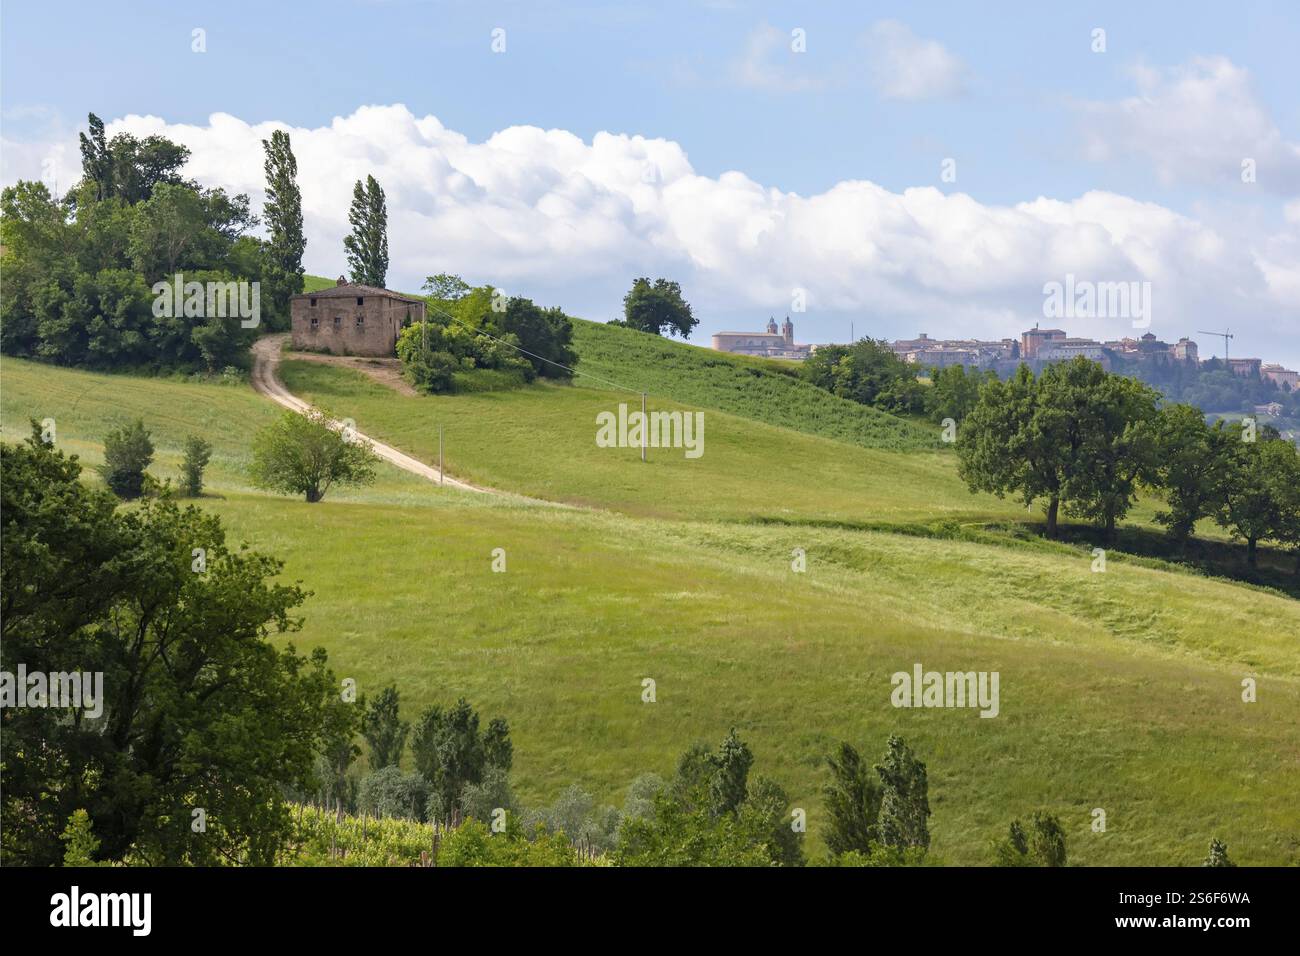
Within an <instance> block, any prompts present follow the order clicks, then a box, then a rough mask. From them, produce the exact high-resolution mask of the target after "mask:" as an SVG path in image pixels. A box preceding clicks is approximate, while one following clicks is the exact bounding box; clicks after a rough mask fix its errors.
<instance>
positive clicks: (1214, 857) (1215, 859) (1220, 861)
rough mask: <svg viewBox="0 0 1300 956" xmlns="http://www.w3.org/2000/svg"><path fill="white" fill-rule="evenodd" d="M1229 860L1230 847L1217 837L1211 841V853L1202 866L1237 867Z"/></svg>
mask: <svg viewBox="0 0 1300 956" xmlns="http://www.w3.org/2000/svg"><path fill="white" fill-rule="evenodd" d="M1236 865H1237V864H1236V863H1233V862H1232V861H1231V860H1230V859H1228V845H1227V844H1226V843H1224V842H1223V841H1222V840H1220V839H1218V838H1217V837H1216V838H1214V839H1213V840H1211V841H1210V853H1209V855H1208V856H1206V858H1205V860H1204V861H1203V862H1202V863H1201V866H1213V867H1233V866H1236Z"/></svg>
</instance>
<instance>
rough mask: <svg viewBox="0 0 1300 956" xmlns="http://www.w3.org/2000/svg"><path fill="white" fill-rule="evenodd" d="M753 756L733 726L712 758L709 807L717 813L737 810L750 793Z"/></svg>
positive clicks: (710, 760)
mask: <svg viewBox="0 0 1300 956" xmlns="http://www.w3.org/2000/svg"><path fill="white" fill-rule="evenodd" d="M753 763H754V755H753V753H752V752H751V751H750V749H749V745H748V744H746V743H745V742H744V741H743V740H741V739H740V737H739V736H738V735H737V734H736V728H735V727H732V728H731V730H729V731H728V732H727V736H726V739H724V740H723V741H722V746H720V747H719V748H718V752H717V753H715V754H713V755H711V756H710V758H709V766H710V767H711V769H712V772H711V773H710V775H709V809H710V810H711V811H712V813H713V814H714V816H721V815H722V814H724V813H735V812H737V811H738V810H739V809H740V805H741V804H742V803H744V802H745V797H746V795H747V794H748V791H747V789H746V782H747V781H748V779H749V768H750V767H751V766H753Z"/></svg>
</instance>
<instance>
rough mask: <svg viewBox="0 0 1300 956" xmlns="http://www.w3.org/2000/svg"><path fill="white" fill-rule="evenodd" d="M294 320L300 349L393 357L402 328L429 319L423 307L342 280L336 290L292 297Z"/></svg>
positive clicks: (291, 318)
mask: <svg viewBox="0 0 1300 956" xmlns="http://www.w3.org/2000/svg"><path fill="white" fill-rule="evenodd" d="M289 321H290V324H291V327H292V329H293V347H294V348H296V349H303V350H314V351H324V352H333V353H334V354H335V355H375V356H388V355H393V354H394V353H395V351H396V345H397V336H398V334H399V333H400V332H401V330H402V326H403V325H405V324H406V323H407V322H422V321H424V303H423V302H421V301H420V300H419V299H410V298H407V297H406V296H404V295H401V294H399V293H397V292H390V291H389V290H388V289H379V288H376V287H375V286H369V285H353V284H352V283H350V282H348V280H347V279H345V278H344V277H343V276H339V279H338V282H337V283H335V284H334V286H333V287H332V288H328V289H321V290H320V291H319V292H304V293H303V294H301V295H295V296H290V298H289Z"/></svg>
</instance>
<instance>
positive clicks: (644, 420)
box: [641, 392, 650, 461]
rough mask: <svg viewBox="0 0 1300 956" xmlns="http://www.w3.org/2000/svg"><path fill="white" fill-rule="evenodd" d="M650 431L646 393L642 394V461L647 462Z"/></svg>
mask: <svg viewBox="0 0 1300 956" xmlns="http://www.w3.org/2000/svg"><path fill="white" fill-rule="evenodd" d="M649 430H650V421H649V419H647V418H646V417H645V392H642V393H641V460H642V461H645V433H646V432H647V431H649Z"/></svg>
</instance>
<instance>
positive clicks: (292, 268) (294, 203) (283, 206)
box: [262, 129, 307, 328]
mask: <svg viewBox="0 0 1300 956" xmlns="http://www.w3.org/2000/svg"><path fill="white" fill-rule="evenodd" d="M262 149H263V150H264V151H265V153H266V161H265V163H264V165H263V169H264V170H265V172H266V205H265V206H264V207H263V215H264V217H265V219H266V231H267V234H268V237H269V238H268V241H267V243H266V246H265V247H264V251H265V263H264V265H263V267H262V281H263V282H264V283H265V284H266V287H267V289H266V296H265V300H266V302H267V304H268V305H270V307H271V314H272V316H273V317H274V318H275V319H276V320H278V322H277V325H276V326H275V327H277V328H288V324H287V323H288V317H289V298H290V296H294V295H297V294H298V293H300V292H302V290H303V267H302V257H303V253H304V252H305V251H306V249H307V239H306V237H305V236H304V235H303V229H302V192H301V190H299V188H298V160H297V158H296V157H295V156H294V155H293V148H292V146H291V144H290V142H289V134H288V133H286V132H285V131H284V130H279V129H278V130H275V131H274V132H273V133H271V138H270V139H269V140H265V139H264V140H262Z"/></svg>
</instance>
